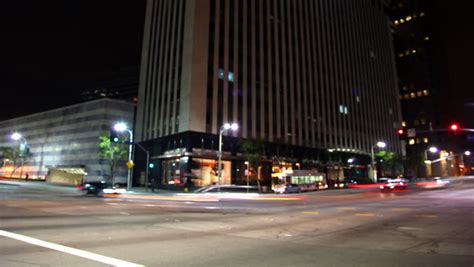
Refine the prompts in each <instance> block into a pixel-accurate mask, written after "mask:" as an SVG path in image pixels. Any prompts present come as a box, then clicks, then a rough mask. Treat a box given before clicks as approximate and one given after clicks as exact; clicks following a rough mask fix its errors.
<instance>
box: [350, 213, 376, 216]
mask: <svg viewBox="0 0 474 267" xmlns="http://www.w3.org/2000/svg"><path fill="white" fill-rule="evenodd" d="M354 216H360V217H374V216H375V214H373V213H356V214H354Z"/></svg>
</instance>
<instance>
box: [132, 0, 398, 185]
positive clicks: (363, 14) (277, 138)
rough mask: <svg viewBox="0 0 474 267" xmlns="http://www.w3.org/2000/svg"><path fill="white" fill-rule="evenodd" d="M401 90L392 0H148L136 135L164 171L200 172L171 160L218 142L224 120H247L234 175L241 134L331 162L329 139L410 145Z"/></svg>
mask: <svg viewBox="0 0 474 267" xmlns="http://www.w3.org/2000/svg"><path fill="white" fill-rule="evenodd" d="M398 97H399V94H398V85H397V78H396V71H395V63H394V55H393V49H392V40H391V34H390V21H389V20H388V18H387V16H386V14H385V12H384V6H383V1H380V0H358V1H350V0H318V1H314V0H199V1H197V0H148V2H147V9H146V21H145V31H144V43H143V54H142V66H141V76H140V86H139V101H138V115H137V121H136V137H137V140H139V141H143V142H144V143H145V144H147V145H148V146H149V147H150V148H152V150H153V152H152V154H154V159H155V160H158V161H159V162H158V163H159V164H158V166H159V167H160V168H161V169H160V171H159V173H158V174H157V175H158V176H159V177H160V178H161V181H162V183H165V184H166V183H169V182H170V181H171V180H170V179H171V178H170V177H169V176H174V175H175V174H176V173H178V174H179V176H180V177H182V176H183V175H184V176H185V174H186V173H188V174H189V173H191V172H192V169H189V168H192V165H193V164H189V165H191V167H189V168H188V167H179V168H180V169H179V170H178V171H177V172H176V171H173V170H171V171H169V169H170V168H172V167H170V166H175V165H176V162H181V161H182V158H183V157H186V161H188V160H190V159H191V160H192V159H196V158H200V157H204V156H203V154H202V151H206V150H208V151H215V150H216V149H217V147H218V146H217V143H218V141H217V139H216V136H217V135H218V134H219V133H220V129H221V127H222V125H224V124H225V123H227V122H235V123H238V125H239V130H238V131H236V132H230V131H228V132H226V133H225V134H227V135H229V136H233V138H230V137H229V139H228V140H229V142H230V143H232V142H234V141H235V142H236V143H235V146H232V145H230V146H229V145H226V144H224V151H229V152H232V151H233V152H232V153H231V154H229V156H226V160H228V161H229V165H228V166H229V168H230V170H228V171H229V172H231V173H230V174H229V175H230V176H231V177H232V179H234V178H233V177H234V176H238V175H235V171H236V170H235V169H236V168H235V166H239V165H238V163H237V161H238V160H239V155H241V154H240V153H239V152H242V151H238V149H237V148H236V146H238V140H241V139H253V140H261V141H262V142H265V143H267V144H269V147H271V144H285V145H287V146H289V147H294V148H295V149H296V148H298V149H301V148H303V149H307V151H310V152H305V153H304V155H306V156H307V157H314V158H316V161H318V162H322V164H323V165H324V163H325V162H327V161H328V160H329V159H330V158H331V156H330V155H329V156H328V155H327V154H328V153H330V152H328V150H329V151H335V152H338V153H339V156H338V158H339V159H341V157H342V158H344V157H348V156H351V155H362V157H363V155H365V156H366V158H367V156H368V155H370V151H371V149H372V148H373V147H374V145H375V144H376V143H377V142H378V141H384V142H386V143H387V148H388V149H389V150H391V151H394V152H397V153H401V148H400V145H399V140H398V138H397V136H396V131H395V129H396V128H398V127H400V120H401V114H400V107H399V99H398ZM186 134H188V135H186ZM190 135H192V136H193V137H189V136H190ZM183 136H188V137H187V138H186V137H183ZM230 140H234V141H230ZM196 151H199V154H198V153H196ZM236 151H237V152H236ZM286 151H294V150H293V149H289V150H288V149H287V150H286ZM209 153H210V154H208V159H209V160H212V159H215V155H216V154H215V153H214V154H212V152H209ZM211 155H213V156H211ZM267 156H268V155H267ZM285 156H286V157H290V158H291V157H293V158H299V159H301V156H302V155H301V154H299V155H297V153H294V154H292V153H289V154H287V155H285ZM242 158H244V157H242ZM332 159H334V157H332ZM173 164H174V165H173ZM180 164H181V163H180ZM224 169H225V170H226V169H227V165H225V168H224ZM237 169H238V168H237ZM198 176H199V175H198ZM198 178H201V177H198ZM229 179H230V178H229ZM229 182H233V181H229ZM173 183H174V182H173Z"/></svg>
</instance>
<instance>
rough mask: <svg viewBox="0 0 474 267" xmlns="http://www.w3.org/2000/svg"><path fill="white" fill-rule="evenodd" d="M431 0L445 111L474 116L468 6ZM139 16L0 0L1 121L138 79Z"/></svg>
mask: <svg viewBox="0 0 474 267" xmlns="http://www.w3.org/2000/svg"><path fill="white" fill-rule="evenodd" d="M351 1H352V0H351ZM430 1H431V0H430ZM433 1H434V2H436V3H437V4H436V5H437V12H435V13H436V14H432V15H433V16H436V17H437V18H436V21H438V23H437V24H438V25H436V26H435V27H438V28H439V30H440V31H439V32H440V34H441V38H442V42H441V44H442V45H443V46H445V47H446V50H445V54H446V56H447V58H448V60H447V61H446V62H445V64H446V71H447V72H448V76H449V82H448V83H449V87H450V91H449V94H448V95H447V96H446V98H445V99H446V100H447V101H449V104H448V103H446V107H447V109H452V112H454V113H455V112H460V111H456V110H454V108H448V107H456V108H457V107H463V106H466V105H465V103H464V102H471V103H472V109H471V110H473V111H474V88H473V86H472V81H471V79H472V77H473V76H474V74H473V73H472V69H473V66H472V65H473V61H474V57H473V55H474V53H473V52H472V49H473V47H474V31H473V29H474V25H473V22H472V20H471V14H469V13H470V9H469V8H468V6H467V5H468V4H469V1H454V2H449V3H450V4H452V5H450V6H447V5H446V4H447V2H446V1H444V0H443V1H442V0H433ZM462 5H465V6H462ZM144 12H145V0H133V1H132V0H129V1H112V0H62V1H60V0H47V1H38V0H24V1H2V3H0V34H1V39H0V40H1V42H0V92H1V95H2V100H3V101H2V102H1V103H2V104H1V106H0V120H3V119H8V118H12V117H15V116H19V115H26V114H30V113H35V112H38V111H44V110H48V109H51V108H55V107H61V106H65V105H68V104H71V103H75V102H77V101H78V100H79V98H78V91H79V90H81V89H86V88H94V87H98V86H101V85H102V84H104V83H105V82H107V81H108V80H110V79H114V74H118V73H121V72H123V70H126V71H127V70H131V71H127V73H132V74H134V75H135V76H136V77H137V76H138V68H139V64H140V52H141V42H142V34H143V22H144ZM464 115H466V114H464ZM456 116H459V114H454V115H453V117H456ZM468 117H474V116H468ZM473 126H474V125H473Z"/></svg>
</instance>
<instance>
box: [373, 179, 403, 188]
mask: <svg viewBox="0 0 474 267" xmlns="http://www.w3.org/2000/svg"><path fill="white" fill-rule="evenodd" d="M379 187H380V190H382V191H384V190H393V189H406V188H407V187H408V181H407V180H406V179H403V178H397V179H391V178H380V179H379Z"/></svg>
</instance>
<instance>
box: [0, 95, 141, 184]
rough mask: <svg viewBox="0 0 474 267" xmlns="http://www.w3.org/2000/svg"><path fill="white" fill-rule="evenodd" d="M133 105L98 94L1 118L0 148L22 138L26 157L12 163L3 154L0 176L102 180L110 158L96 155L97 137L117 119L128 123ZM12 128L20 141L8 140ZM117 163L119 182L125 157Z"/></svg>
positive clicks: (122, 179) (61, 180) (17, 143)
mask: <svg viewBox="0 0 474 267" xmlns="http://www.w3.org/2000/svg"><path fill="white" fill-rule="evenodd" d="M134 109H135V105H134V104H133V103H129V102H125V101H119V100H113V99H99V100H94V101H90V102H85V103H81V104H76V105H72V106H68V107H64V108H59V109H54V110H50V111H46V112H41V113H36V114H32V115H28V116H23V117H19V118H14V119H10V120H6V121H1V122H0V147H18V146H20V145H21V144H22V143H23V144H24V143H26V144H27V148H28V149H29V153H30V156H28V157H27V158H26V161H25V164H22V166H21V167H18V168H15V166H14V165H13V164H11V162H10V163H9V161H8V159H5V158H4V160H3V162H2V168H0V176H3V177H12V178H28V179H40V180H44V179H47V180H48V181H49V182H53V183H62V184H80V183H82V182H83V180H98V179H107V178H108V177H109V176H110V161H109V160H108V159H104V158H103V157H101V156H100V150H99V136H100V135H101V134H109V132H110V130H111V128H112V126H113V124H114V123H116V122H118V121H123V122H126V123H127V124H128V125H133V124H132V122H133V116H134V115H133V114H134ZM14 132H17V133H20V134H21V135H22V137H23V138H22V140H19V141H15V140H12V138H11V135H12V133H14ZM20 141H22V142H20ZM118 165H119V169H118V171H117V173H116V177H115V178H114V182H116V183H117V182H119V183H125V182H126V176H127V170H126V166H125V162H123V164H122V163H119V164H118ZM16 166H18V165H16Z"/></svg>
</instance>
